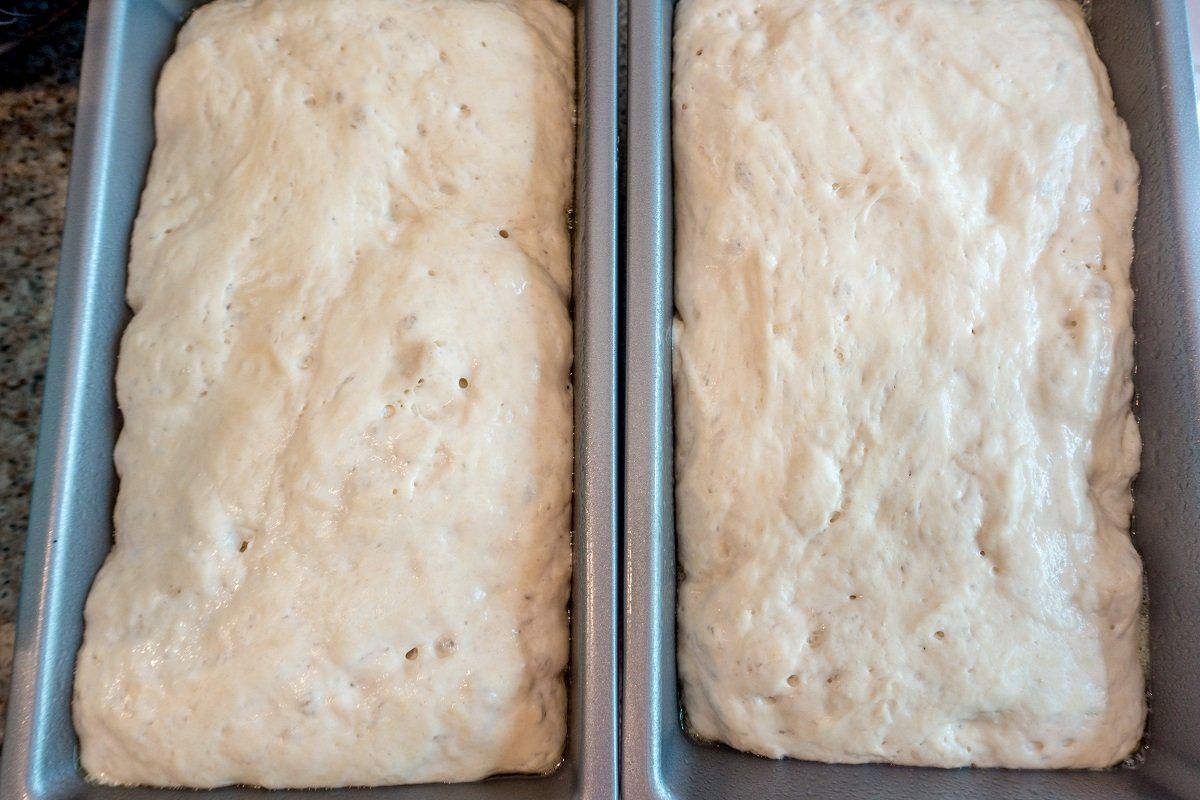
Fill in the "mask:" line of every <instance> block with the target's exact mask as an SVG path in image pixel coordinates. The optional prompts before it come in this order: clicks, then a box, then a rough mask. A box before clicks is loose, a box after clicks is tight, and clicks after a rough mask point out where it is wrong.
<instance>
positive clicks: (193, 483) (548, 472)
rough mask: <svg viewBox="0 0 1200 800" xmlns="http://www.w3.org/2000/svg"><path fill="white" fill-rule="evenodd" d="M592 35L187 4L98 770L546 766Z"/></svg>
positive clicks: (559, 727)
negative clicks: (579, 102) (581, 43)
mask: <svg viewBox="0 0 1200 800" xmlns="http://www.w3.org/2000/svg"><path fill="white" fill-rule="evenodd" d="M572 31H573V26H572V20H571V14H570V12H569V11H568V10H567V9H566V8H565V7H564V6H562V5H560V4H558V3H554V2H550V0H519V1H518V0H511V1H509V0H358V1H357V2H354V3H343V2H335V1H334V0H261V2H260V1H257V0H252V1H248V2H228V1H227V0H219V2H216V3H214V4H211V5H208V6H205V7H203V8H201V9H200V10H199V11H197V12H196V13H195V15H194V16H193V17H192V18H191V20H190V21H189V22H188V23H187V25H186V26H185V28H184V30H183V31H182V33H181V34H180V37H179V42H178V48H177V51H176V52H175V54H174V55H173V56H172V57H171V59H170V61H169V62H168V63H167V65H166V67H165V69H164V71H163V74H162V78H161V82H160V84H159V87H158V100H157V108H156V120H155V122H156V134H157V146H156V149H155V152H154V156H153V162H152V167H151V170H150V174H149V178H148V183H147V186H146V190H145V194H144V195H143V198H142V206H141V210H140V213H139V216H138V219H137V223H136V226H135V231H134V240H133V246H132V256H131V262H130V265H129V288H128V298H129V303H130V305H131V306H132V308H133V311H134V317H133V320H132V322H131V323H130V324H129V328H128V330H127V332H126V334H125V336H124V339H123V341H122V344H121V352H120V364H119V368H118V373H117V395H118V400H119V402H120V407H121V410H122V413H123V415H124V428H123V430H122V433H121V436H120V441H119V442H118V445H117V450H116V464H117V469H118V471H119V474H120V479H121V481H120V494H119V496H118V498H117V507H116V515H115V516H116V520H115V523H116V543H115V546H114V548H113V551H112V554H111V555H110V556H109V558H108V561H107V562H106V564H105V565H104V567H103V569H102V570H101V573H100V575H99V577H98V578H97V579H96V583H95V585H94V587H93V588H92V591H91V595H90V596H89V598H88V602H87V611H86V627H85V639H84V645H83V648H82V650H81V652H80V655H79V660H78V673H77V677H76V684H75V705H74V714H75V723H76V729H77V731H78V732H79V738H80V746H81V757H82V763H83V768H84V769H85V771H86V772H87V773H88V775H89V776H90V777H91V778H92V779H94V780H97V781H100V782H102V783H139V784H156V785H171V786H174V785H184V786H197V787H205V786H220V785H224V784H231V783H248V784H257V785H262V786H270V787H282V786H338V785H375V784H390V783H404V782H422V781H466V780H474V779H477V778H481V777H483V776H486V775H488V774H491V773H495V772H500V771H504V772H510V771H511V772H539V771H544V770H548V769H551V768H553V767H554V766H555V764H556V763H557V761H558V759H559V757H560V754H561V751H562V747H563V740H564V735H565V727H566V719H565V692H564V686H563V677H562V675H563V670H564V668H565V666H566V661H567V617H566V607H567V596H568V591H569V576H570V543H569V533H570V530H569V525H570V506H571V494H570V492H571V442H572V435H571V429H572V425H571V407H572V404H571V387H570V377H569V370H570V365H571V342H572V333H571V322H570V319H569V317H568V299H569V292H570V283H571V273H570V262H569V256H568V239H567V230H566V210H567V207H568V205H569V203H570V197H571V187H572V163H573V140H574V136H573V112H572V107H573V106H572V104H573V92H574V87H573V75H574V68H573V33H572Z"/></svg>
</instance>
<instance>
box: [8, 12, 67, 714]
mask: <svg viewBox="0 0 1200 800" xmlns="http://www.w3.org/2000/svg"><path fill="white" fill-rule="evenodd" d="M63 6H64V8H63V16H62V18H60V19H58V20H57V21H56V23H55V25H54V27H53V28H52V29H50V30H46V31H42V32H41V33H40V34H39V35H38V37H37V38H36V39H30V40H28V41H26V42H24V43H23V44H21V45H20V46H19V47H16V48H12V49H9V50H8V51H7V52H3V53H0V186H2V187H4V188H3V191H0V375H3V381H2V382H0V469H2V470H3V480H2V481H0V736H2V731H3V719H4V717H3V712H4V706H5V703H6V701H7V698H8V683H9V672H10V668H11V665H12V643H13V630H14V627H15V617H16V608H17V592H18V590H19V588H20V580H21V556H22V554H23V552H24V549H25V532H26V531H25V529H26V525H27V524H28V519H29V490H30V485H31V483H32V480H33V458H34V451H35V446H36V443H37V424H38V414H39V411H40V408H41V399H42V379H43V376H44V374H45V368H46V353H47V350H48V348H49V346H50V336H49V334H50V315H51V311H52V309H53V304H54V275H55V270H56V268H57V266H58V248H59V238H60V236H61V234H62V225H63V210H64V208H65V206H66V200H67V167H68V165H69V163H70V156H71V137H72V135H73V133H74V129H75V103H76V98H77V96H78V93H79V61H80V54H81V52H82V50H83V29H84V20H83V16H84V10H85V5H84V4H83V3H71V4H63Z"/></svg>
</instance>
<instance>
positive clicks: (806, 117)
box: [674, 0, 1145, 767]
mask: <svg viewBox="0 0 1200 800" xmlns="http://www.w3.org/2000/svg"><path fill="white" fill-rule="evenodd" d="M674 81H675V86H674V114H675V128H674V136H675V159H676V180H677V184H676V186H677V190H676V226H677V227H676V231H677V243H678V245H677V246H678V250H677V259H676V280H677V284H676V304H677V306H678V314H679V317H678V321H677V325H676V339H675V341H676V349H675V390H676V410H677V416H676V431H677V465H676V467H677V487H676V492H677V500H678V506H677V508H678V537H679V548H680V560H681V562H682V568H683V570H684V572H685V575H686V577H685V578H684V580H683V581H682V583H681V586H680V609H679V613H680V620H679V624H680V636H679V669H680V674H681V677H682V680H683V687H684V689H683V697H684V705H685V707H686V711H687V715H688V718H689V720H690V721H691V725H692V726H693V727H694V729H695V732H696V733H697V734H698V735H700V736H702V737H707V738H712V739H718V740H722V741H725V742H728V743H730V744H732V745H733V746H735V747H738V748H742V749H746V750H751V751H754V752H757V753H761V754H764V755H768V756H776V757H778V756H783V755H789V756H795V757H799V758H806V759H815V760H823V761H837V762H861V761H891V762H898V763H903V764H919V765H936V766H946V767H950V766H957V765H967V764H976V765H980V766H985V765H987V766H992V765H995V766H1007V767H1103V766H1106V765H1109V764H1112V763H1114V762H1117V761H1119V760H1121V759H1122V758H1123V757H1125V756H1126V755H1128V754H1129V753H1130V751H1131V750H1132V749H1133V748H1134V747H1135V746H1136V745H1137V743H1138V740H1139V738H1140V736H1141V732H1142V723H1143V717H1144V713H1145V709H1144V695H1143V683H1142V671H1141V666H1140V660H1139V628H1140V616H1139V606H1140V599H1141V590H1142V584H1141V571H1140V562H1139V560H1138V557H1137V554H1136V553H1135V551H1134V549H1133V547H1132V546H1131V545H1130V541H1129V536H1128V526H1129V515H1130V502H1131V501H1130V493H1129V482H1130V480H1131V478H1132V476H1133V475H1134V473H1135V471H1136V469H1137V462H1138V453H1139V439H1138V433H1137V428H1136V426H1135V423H1134V420H1133V417H1132V415H1131V413H1130V394H1131V383H1130V368H1131V364H1132V361H1131V343H1132V334H1131V331H1130V306H1131V302H1132V294H1131V290H1130V286H1129V280H1128V273H1129V265H1130V259H1131V253H1132V238H1131V226H1132V221H1133V215H1134V211H1135V206H1136V182H1137V166H1136V164H1135V162H1134V161H1133V158H1132V156H1131V154H1130V151H1129V143H1128V135H1127V133H1126V129H1125V126H1124V125H1123V124H1122V122H1121V120H1120V119H1119V118H1118V117H1117V116H1116V114H1115V112H1114V109H1113V102H1112V97H1111V95H1110V90H1109V87H1108V81H1107V78H1106V76H1105V71H1104V69H1103V66H1102V65H1101V64H1100V62H1099V61H1098V60H1097V58H1096V56H1095V54H1094V52H1093V49H1092V46H1091V42H1090V38H1089V35H1088V31H1087V28H1086V27H1085V25H1084V22H1083V20H1082V18H1081V15H1080V13H1079V10H1078V9H1077V8H1076V7H1075V6H1074V5H1073V4H1072V3H1069V2H1065V1H1064V2H1054V1H1053V0H805V2H799V3H797V2H790V1H789V0H682V2H681V3H680V6H679V11H678V27H677V29H676V38H675V78H674Z"/></svg>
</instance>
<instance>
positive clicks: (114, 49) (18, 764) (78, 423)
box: [0, 0, 619, 800]
mask: <svg viewBox="0 0 1200 800" xmlns="http://www.w3.org/2000/svg"><path fill="white" fill-rule="evenodd" d="M193 5H196V3H195V2H189V0H94V1H93V2H92V4H91V8H90V9H89V13H88V29H87V42H86V47H85V52H84V61H83V79H82V86H81V90H80V98H79V110H78V118H77V129H76V135H75V151H74V160H73V162H72V166H71V186H70V192H69V197H68V202H67V219H66V227H65V230H64V233H63V248H62V255H61V262H60V269H59V273H58V288H57V296H56V300H55V310H54V323H53V332H52V336H51V346H50V361H49V367H48V370H47V375H46V392H45V399H44V407H43V411H42V420H41V432H40V439H39V446H38V458H37V470H36V474H35V481H34V490H33V500H32V507H31V513H30V529H29V539H28V545H27V550H26V563H25V571H24V578H23V585H22V592H21V603H20V609H19V612H18V626H17V642H16V653H15V664H14V673H13V689H12V694H11V697H10V700H9V713H8V728H7V741H5V743H4V745H5V746H4V753H3V765H2V769H0V796H3V797H5V798H30V799H31V800H33V799H35V798H36V799H37V800H42V799H43V798H44V799H46V800H49V799H50V798H55V799H56V800H57V799H58V798H62V799H64V800H65V798H80V799H83V798H86V799H87V800H112V799H114V798H145V800H152V799H153V798H161V799H163V800H165V798H175V797H185V796H186V797H196V796H197V795H196V794H195V793H194V792H191V791H186V792H185V791H168V790H158V789H128V788H106V787H98V786H93V785H90V784H89V783H87V782H86V781H85V779H84V776H83V774H82V773H81V772H80V769H79V763H78V758H77V752H76V746H77V741H76V737H75V731H74V728H73V726H72V722H71V709H70V704H71V689H72V682H73V673H74V661H75V652H76V650H77V649H78V647H79V644H80V639H81V635H82V631H83V603H84V599H85V597H86V595H87V591H88V588H89V587H90V585H91V582H92V579H93V577H94V576H95V574H96V571H97V569H98V568H99V567H100V564H101V562H102V561H103V559H104V557H105V555H106V554H107V552H108V550H109V547H110V544H111V536H112V522H111V519H112V508H113V499H114V493H115V488H116V476H115V474H114V469H113V463H112V449H113V444H114V441H115V439H116V435H117V430H118V424H119V421H118V414H117V409H116V405H115V399H114V396H113V394H114V393H113V372H114V368H115V366H116V357H117V345H118V341H119V337H120V334H121V331H122V329H123V327H124V325H125V322H126V321H127V318H128V311H127V309H126V306H125V301H124V293H125V265H126V259H127V254H128V248H129V234H130V228H131V225H132V222H133V218H134V215H135V213H136V210H137V204H138V198H139V194H140V192H141V188H142V184H143V179H144V176H145V173H146V166H147V162H148V159H149V156H150V151H151V148H152V147H153V144H154V128H153V121H152V104H153V97H154V88H155V84H156V83H157V78H158V73H159V69H160V68H161V66H162V64H163V62H164V60H165V59H166V58H167V56H168V55H169V54H170V52H171V50H172V48H173V45H174V38H175V33H176V31H177V30H178V29H179V26H180V25H181V23H182V21H183V19H184V17H185V15H186V14H187V12H188V10H189V9H190V8H191V6H193ZM574 5H575V7H576V10H577V12H578V13H577V14H576V26H577V27H576V44H577V53H578V58H577V73H578V100H579V103H578V106H579V107H578V120H579V124H578V131H579V136H578V145H577V163H576V191H575V206H576V212H577V213H576V216H575V219H576V230H575V238H574V258H575V287H574V309H573V311H574V319H575V387H576V391H575V476H574V477H575V511H574V515H575V516H574V578H573V587H572V588H573V591H572V600H571V603H572V615H571V668H570V677H569V693H568V705H569V714H570V720H569V726H568V742H567V750H566V753H565V756H564V759H563V762H562V763H561V764H560V765H559V767H558V768H557V769H556V770H555V771H554V772H553V773H551V774H550V775H548V776H543V777H511V778H510V777H503V778H494V779H489V780H486V781H481V782H477V783H471V784H457V785H432V784H426V785H421V786H407V787H389V788H380V789H360V790H335V791H322V792H313V791H309V792H295V794H297V795H299V794H307V795H309V796H319V797H321V798H330V800H334V799H335V798H348V797H355V798H368V797H369V798H396V800H409V799H410V798H412V799H415V798H447V797H456V798H478V799H479V800H492V799H494V800H509V799H510V798H611V797H614V796H615V795H616V791H617V789H616V785H617V783H616V782H617V773H618V764H617V706H616V698H617V685H616V682H617V644H616V641H617V639H616V636H617V622H618V612H617V605H616V603H617V575H618V574H619V572H618V564H617V562H618V550H617V538H616V535H617V529H618V528H617V511H616V509H617V499H616V486H615V476H616V474H617V466H618V465H617V460H616V459H617V454H616V441H617V438H616V433H617V432H616V424H617V417H616V414H617V405H616V398H617V390H616V370H617V363H616V336H617V328H616V325H617V322H616V320H617V309H616V281H617V276H616V212H617V189H616V163H617V161H616V133H617V95H616V91H617V78H616V58H617V12H616V3H615V0H578V2H577V3H575V4H574ZM383 601H384V602H386V599H384V600H383ZM201 795H202V796H207V795H211V796H213V797H219V798H229V799H230V800H232V798H251V797H262V796H265V795H266V793H265V792H263V791H261V790H255V789H247V788H237V787H235V788H229V789H220V790H215V791H212V792H205V793H201Z"/></svg>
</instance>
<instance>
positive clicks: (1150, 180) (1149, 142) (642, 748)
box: [621, 0, 1200, 800]
mask: <svg viewBox="0 0 1200 800" xmlns="http://www.w3.org/2000/svg"><path fill="white" fill-rule="evenodd" d="M672 12H673V5H672V0H630V26H629V34H630V43H629V70H630V79H629V127H628V140H629V155H628V158H629V162H628V163H629V168H628V175H629V191H628V203H629V205H628V208H627V217H626V222H627V232H626V235H627V237H628V238H627V244H626V247H627V249H626V258H627V270H628V272H627V281H628V283H627V297H628V308H627V318H626V323H625V324H626V328H625V330H626V355H625V359H626V360H625V364H626V386H627V390H626V395H625V411H626V417H625V476H624V483H625V525H626V531H625V537H626V541H625V547H626V563H625V578H626V584H625V591H626V600H625V623H624V633H623V636H624V644H623V650H624V678H623V692H622V696H623V716H622V745H621V746H622V755H621V758H622V767H621V768H622V774H621V780H622V789H623V792H624V794H625V795H626V796H627V797H629V798H637V799H640V798H688V799H689V800H700V798H722V800H738V799H739V798H753V799H754V800H764V799H765V798H774V797H843V798H879V797H894V798H960V797H967V798H1035V797H1036V798H1045V799H1047V800H1049V799H1050V798H1064V799H1065V798H1097V800H1099V799H1100V798H1104V799H1105V800H1118V799H1119V798H1180V797H1200V538H1198V534H1200V502H1197V498H1198V497H1200V448H1197V445H1196V443H1197V442H1200V154H1198V152H1197V150H1198V145H1197V128H1196V105H1195V97H1194V95H1193V88H1192V76H1191V69H1190V58H1189V54H1188V41H1187V15H1186V10H1185V7H1184V0H1137V2H1130V1H1129V0H1092V3H1091V14H1092V19H1091V28H1092V32H1093V35H1094V37H1095V40H1096V45H1097V47H1098V48H1099V51H1100V55H1101V57H1102V58H1103V60H1104V62H1105V63H1106V64H1107V65H1108V69H1109V72H1110V75H1111V78H1112V84H1113V91H1114V94H1115V97H1116V103H1117V106H1118V108H1119V110H1120V112H1121V114H1122V116H1123V117H1124V118H1125V120H1126V122H1127V123H1128V125H1129V129H1130V132H1131V134H1132V138H1133V149H1134V151H1135V153H1136V155H1137V158H1138V161H1139V162H1140V164H1141V169H1142V183H1141V199H1140V206H1139V209H1138V219H1137V225H1136V230H1135V242H1136V247H1137V255H1136V260H1135V262H1134V271H1133V280H1134V288H1135V290H1136V292H1137V302H1136V306H1135V312H1134V317H1135V318H1134V326H1135V330H1136V334H1137V345H1136V352H1135V359H1136V363H1137V375H1136V387H1137V391H1138V393H1139V397H1140V400H1139V406H1138V413H1139V416H1140V418H1141V426H1142V436H1143V438H1144V442H1145V444H1144V453H1143V459H1142V472H1141V476H1140V477H1139V478H1138V480H1137V483H1136V485H1135V489H1134V493H1135V507H1136V520H1135V529H1136V538H1135V542H1136V544H1137V546H1138V548H1139V550H1140V552H1141V554H1142V557H1143V559H1144V561H1145V568H1146V575H1147V582H1148V586H1149V592H1150V595H1149V596H1150V607H1149V619H1150V646H1151V653H1150V663H1151V668H1150V679H1151V685H1152V687H1153V697H1152V699H1151V705H1150V708H1151V715H1150V721H1149V735H1148V738H1147V747H1146V749H1145V751H1144V757H1145V758H1144V763H1143V764H1141V765H1140V766H1139V767H1136V768H1119V769H1113V770H1107V771H1102V772H1101V771H1095V772H1085V771H1074V772H1037V771H1006V770H971V769H961V770H934V769H916V768H906V767H894V766H885V765H869V766H835V765H828V764H816V763H809V762H801V761H771V760H767V759H763V758H758V757H755V756H751V755H746V754H743V753H738V752H735V751H734V750H732V749H730V748H727V747H720V746H711V745H701V744H698V743H696V742H695V741H693V740H692V739H690V738H689V737H688V736H687V735H686V734H685V733H684V731H683V729H682V727H681V725H680V712H679V696H678V686H677V683H676V669H675V536H674V519H673V512H674V507H673V506H674V502H673V488H674V481H673V475H674V470H673V466H672V465H673V453H672V443H671V432H672V422H671V413H672V404H671V327H670V325H671V318H672V296H673V295H672V241H671V237H672V221H671V211H672V207H671V150H670V121H671V110H670V86H671V82H670V81H671V78H670V75H671V61H670V59H671V32H672Z"/></svg>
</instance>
